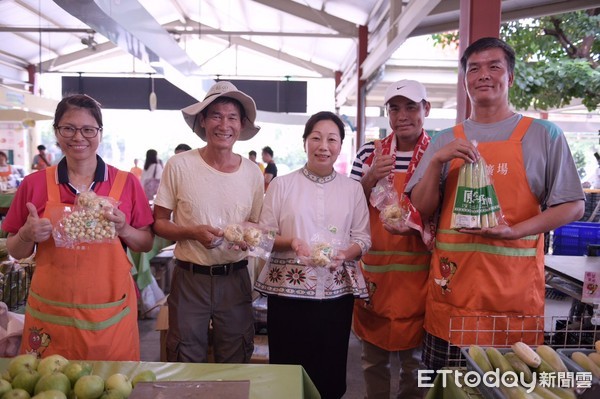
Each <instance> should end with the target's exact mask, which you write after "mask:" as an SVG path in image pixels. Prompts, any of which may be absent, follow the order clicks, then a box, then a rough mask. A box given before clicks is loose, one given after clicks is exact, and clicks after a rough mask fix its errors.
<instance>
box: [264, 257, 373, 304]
mask: <svg viewBox="0 0 600 399" xmlns="http://www.w3.org/2000/svg"><path fill="white" fill-rule="evenodd" d="M254 289H256V290H257V291H259V292H261V293H263V294H267V295H279V296H287V297H294V298H305V299H332V298H338V297H340V296H343V295H348V294H352V295H354V296H355V297H357V298H366V297H367V296H368V292H367V287H366V284H365V279H364V277H363V275H362V273H361V270H360V267H359V266H358V264H357V262H355V261H346V262H344V263H343V264H342V265H340V266H337V267H335V268H333V269H329V268H325V267H313V266H307V265H304V264H301V263H298V260H297V259H295V258H292V259H283V258H276V257H272V258H271V260H270V261H269V262H268V263H267V264H266V265H265V267H264V268H263V269H262V271H261V273H260V275H259V276H258V279H257V280H256V282H255V283H254Z"/></svg>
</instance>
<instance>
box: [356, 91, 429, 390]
mask: <svg viewBox="0 0 600 399" xmlns="http://www.w3.org/2000/svg"><path fill="white" fill-rule="evenodd" d="M385 104H386V107H387V111H388V116H389V123H390V128H391V129H392V134H390V135H389V136H387V137H386V138H384V139H383V140H377V141H374V142H369V143H366V144H364V145H363V146H362V147H361V148H360V150H359V151H358V153H357V156H356V159H355V160H354V163H353V168H352V172H351V174H350V177H352V178H353V179H355V180H358V181H360V182H361V184H362V186H363V189H364V191H365V195H366V196H367V198H368V199H369V214H370V226H371V238H372V241H373V245H372V246H371V249H370V250H369V251H368V253H367V254H366V255H364V256H363V257H362V262H361V267H362V272H363V275H364V276H365V280H366V282H367V286H368V287H369V300H367V301H365V300H356V301H355V303H354V322H353V328H354V333H355V334H356V335H357V336H358V337H359V338H360V339H361V341H362V347H363V349H362V361H363V372H364V378H365V385H366V396H365V398H368V399H377V398H386V399H389V397H390V391H391V388H390V380H391V378H390V358H391V356H396V357H398V358H399V360H400V383H399V387H398V390H397V392H398V397H399V398H420V397H422V394H421V392H419V389H418V387H417V375H416V374H417V370H418V368H419V365H420V356H421V354H420V351H419V349H420V346H421V343H422V341H423V332H424V330H423V319H424V314H425V297H426V293H427V285H426V283H427V277H428V275H429V263H430V257H431V253H430V251H429V249H428V248H427V245H426V244H424V243H423V240H422V239H421V237H420V235H419V234H418V232H417V231H415V230H413V229H410V228H408V227H404V228H403V231H400V230H399V226H390V225H388V224H386V223H384V222H383V221H382V218H381V216H380V209H383V208H382V206H378V202H380V201H379V199H380V198H381V197H382V195H383V196H385V195H387V194H392V195H396V196H397V197H398V198H400V197H401V195H402V193H403V192H404V187H405V185H406V183H407V182H408V179H410V176H411V175H412V173H413V172H414V170H415V168H416V166H417V164H418V163H419V160H420V159H421V156H422V155H423V152H424V151H425V149H426V148H427V145H428V144H429V136H427V134H426V133H425V131H424V130H423V121H424V118H425V117H426V116H427V115H429V109H430V107H431V106H430V104H429V102H428V101H427V94H426V91H425V87H424V86H423V85H422V84H421V83H419V82H417V81H414V80H401V81H399V82H395V83H393V84H391V85H390V86H389V87H388V89H387V91H386V95H385ZM384 185H388V187H389V189H388V190H390V191H393V192H392V193H384V192H383V191H384V190H381V191H377V190H378V189H379V188H380V187H383V186H384ZM374 190H375V191H374ZM378 208H380V209H378Z"/></svg>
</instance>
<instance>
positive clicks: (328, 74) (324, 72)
mask: <svg viewBox="0 0 600 399" xmlns="http://www.w3.org/2000/svg"><path fill="white" fill-rule="evenodd" d="M230 42H231V43H232V44H236V45H239V46H244V47H247V48H249V49H252V50H254V51H257V52H259V53H262V54H265V55H267V56H269V57H273V58H277V59H280V60H282V61H285V62H289V63H290V64H293V65H297V66H299V67H301V68H305V69H308V70H311V71H314V72H317V73H318V74H320V75H321V76H323V77H325V78H333V77H334V71H333V70H332V69H329V68H326V67H324V66H323V65H319V64H316V63H314V62H311V61H306V60H303V59H301V58H298V57H294V56H293V55H290V54H288V53H284V52H283V51H278V50H275V49H272V48H270V47H266V46H263V45H262V44H258V43H255V42H253V41H251V40H246V39H242V38H239V37H232V38H231V39H230Z"/></svg>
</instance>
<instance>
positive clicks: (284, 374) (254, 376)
mask: <svg viewBox="0 0 600 399" xmlns="http://www.w3.org/2000/svg"><path fill="white" fill-rule="evenodd" d="M9 361H10V359H6V358H0V370H6V368H7V365H8V362H9ZM91 363H92V364H93V370H92V373H93V374H97V375H100V376H101V377H103V378H107V377H109V376H110V375H111V374H114V373H117V372H119V373H123V374H125V375H127V376H129V377H133V376H134V375H136V374H137V373H139V372H141V371H143V370H152V371H154V373H156V377H157V378H158V380H161V381H214V380H250V399H271V398H273V399H279V398H285V399H318V398H320V397H321V395H319V392H318V391H317V389H316V388H315V386H314V384H313V383H312V381H311V380H310V378H309V377H308V374H306V371H304V369H303V368H302V366H294V365H289V366H288V365H272V364H214V363H201V364H197V363H158V362H91Z"/></svg>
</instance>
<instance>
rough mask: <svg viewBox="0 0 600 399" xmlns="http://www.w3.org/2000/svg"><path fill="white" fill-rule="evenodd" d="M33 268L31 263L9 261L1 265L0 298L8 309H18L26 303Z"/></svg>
mask: <svg viewBox="0 0 600 399" xmlns="http://www.w3.org/2000/svg"><path fill="white" fill-rule="evenodd" d="M34 268H35V266H34V265H33V264H31V263H19V262H10V263H8V264H7V263H4V264H3V265H2V270H1V271H0V300H1V301H2V302H4V303H5V304H6V306H7V308H8V310H9V311H18V310H19V309H20V308H22V307H23V306H25V304H26V303H27V296H28V295H29V286H30V285H31V276H32V275H33V270H34Z"/></svg>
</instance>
